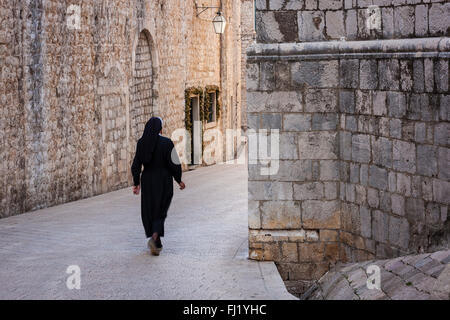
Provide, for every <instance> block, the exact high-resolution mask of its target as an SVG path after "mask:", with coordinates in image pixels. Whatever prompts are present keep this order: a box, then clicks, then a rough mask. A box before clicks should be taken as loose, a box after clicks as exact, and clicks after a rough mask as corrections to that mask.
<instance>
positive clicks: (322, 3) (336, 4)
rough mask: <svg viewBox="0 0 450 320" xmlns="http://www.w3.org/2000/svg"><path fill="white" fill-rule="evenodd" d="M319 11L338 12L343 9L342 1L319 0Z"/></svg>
mask: <svg viewBox="0 0 450 320" xmlns="http://www.w3.org/2000/svg"><path fill="white" fill-rule="evenodd" d="M318 1H319V10H338V9H341V8H342V0H318Z"/></svg>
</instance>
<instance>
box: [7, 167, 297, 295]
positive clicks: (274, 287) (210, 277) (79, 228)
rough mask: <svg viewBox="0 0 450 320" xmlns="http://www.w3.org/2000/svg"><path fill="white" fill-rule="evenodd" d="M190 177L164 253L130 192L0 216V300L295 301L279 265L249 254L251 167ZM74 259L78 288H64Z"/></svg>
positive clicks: (171, 218)
mask: <svg viewBox="0 0 450 320" xmlns="http://www.w3.org/2000/svg"><path fill="white" fill-rule="evenodd" d="M183 180H184V181H185V183H186V185H187V188H186V189H185V190H183V191H180V190H178V188H176V190H175V195H174V200H173V202H172V206H171V209H170V211H169V214H168V218H167V220H166V236H165V238H163V244H164V250H163V252H162V254H161V256H159V257H155V256H151V255H150V254H149V252H148V250H147V248H146V241H145V237H144V231H143V228H142V225H141V218H140V202H139V198H138V197H136V196H134V195H132V193H131V188H130V189H125V190H120V191H116V192H111V193H108V194H104V195H100V196H97V197H93V198H89V199H85V200H80V201H76V202H72V203H67V204H64V205H60V206H57V207H52V208H48V209H43V210H39V211H34V212H30V213H26V214H23V215H19V216H14V217H10V218H6V219H2V220H0V299H292V298H293V296H292V295H290V294H289V293H288V292H287V291H286V289H285V287H284V284H283V282H282V280H281V278H280V276H279V274H278V272H277V269H276V267H275V265H274V264H273V263H272V262H256V261H251V260H248V259H247V252H248V250H247V212H246V211H247V178H246V170H245V167H244V166H242V165H219V166H213V167H207V168H200V169H197V170H195V171H191V172H187V173H185V176H184V178H183ZM70 265H78V266H79V267H80V269H81V289H80V290H69V289H67V287H66V280H67V277H68V276H69V275H68V274H66V269H67V267H68V266H70Z"/></svg>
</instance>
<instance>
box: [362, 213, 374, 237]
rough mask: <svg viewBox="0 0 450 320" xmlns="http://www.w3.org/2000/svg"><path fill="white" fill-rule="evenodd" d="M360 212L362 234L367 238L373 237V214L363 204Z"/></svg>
mask: <svg viewBox="0 0 450 320" xmlns="http://www.w3.org/2000/svg"><path fill="white" fill-rule="evenodd" d="M359 214H360V219H361V236H363V237H365V238H370V237H372V215H371V213H370V210H369V208H367V207H364V206H361V207H360V208H359Z"/></svg>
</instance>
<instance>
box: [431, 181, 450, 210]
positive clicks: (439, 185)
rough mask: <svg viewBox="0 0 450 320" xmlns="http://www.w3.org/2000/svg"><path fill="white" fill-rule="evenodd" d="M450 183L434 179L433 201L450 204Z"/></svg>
mask: <svg viewBox="0 0 450 320" xmlns="http://www.w3.org/2000/svg"><path fill="white" fill-rule="evenodd" d="M449 194H450V182H449V181H445V180H440V179H433V200H434V201H436V202H440V203H445V204H450V197H449Z"/></svg>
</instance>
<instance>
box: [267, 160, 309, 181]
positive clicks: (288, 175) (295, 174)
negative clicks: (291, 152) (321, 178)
mask: <svg viewBox="0 0 450 320" xmlns="http://www.w3.org/2000/svg"><path fill="white" fill-rule="evenodd" d="M278 165H279V168H278V172H277V173H276V174H273V175H271V176H270V179H272V180H275V181H307V180H311V178H312V165H311V160H280V161H279V163H278Z"/></svg>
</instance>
